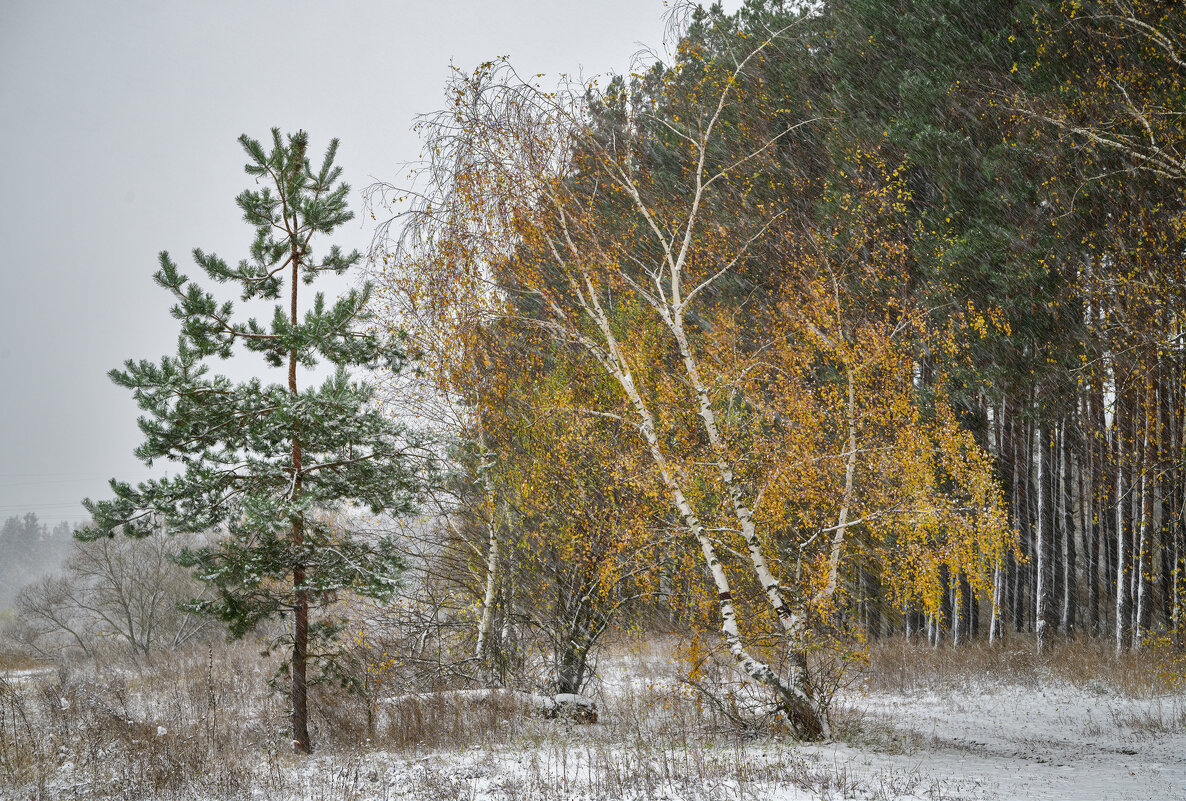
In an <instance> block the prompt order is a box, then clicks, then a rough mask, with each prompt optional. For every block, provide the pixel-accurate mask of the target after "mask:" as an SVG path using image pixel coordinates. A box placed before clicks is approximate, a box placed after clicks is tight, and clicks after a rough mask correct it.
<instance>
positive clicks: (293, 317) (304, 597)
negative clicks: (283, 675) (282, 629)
mask: <svg viewBox="0 0 1186 801" xmlns="http://www.w3.org/2000/svg"><path fill="white" fill-rule="evenodd" d="M286 222H287V221H286ZM300 257H301V254H300V250H299V249H298V247H297V240H296V238H295V231H294V232H293V241H292V253H291V255H290V259H291V261H292V276H291V280H292V293H291V303H290V308H289V315H290V322H291V324H292V327H293V328H294V329H295V328H296V326H297V287H298V286H299V285H300V272H299V267H300ZM288 391H289V392H290V393H291V394H292V395H293V396H294V397H295V396H296V395H297V352H296V350H295V349H294V350H292V351H291V352H290V353H289V356H288ZM302 456H303V454H302V452H301V440H300V435H299V433H297V434H295V435H294V436H293V438H292V500H293V501H296V499H297V496H298V495H299V494H300V491H301V459H302ZM304 546H305V520H304V516H303V515H299V514H297V515H293V517H292V548H293V553H294V555H295V560H294V564H293V567H292V586H293V590H295V592H296V608H295V609H294V610H293V616H292V620H293V637H292V744H293V748H294V750H296V752H297V753H300V754H310V753H312V752H313V745H312V743H311V741H310V740H309V703H308V702H309V689H308V676H307V668H308V656H309V596H308V594H307V592H306V590H305V564H304V560H303V559H302V558H301V556H300V553H301V551H302V550H303V549H304Z"/></svg>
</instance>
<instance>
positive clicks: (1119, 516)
mask: <svg viewBox="0 0 1186 801" xmlns="http://www.w3.org/2000/svg"><path fill="white" fill-rule="evenodd" d="M1117 401H1118V402H1117V409H1116V414H1117V417H1119V416H1120V415H1122V414H1123V415H1125V416H1127V415H1128V410H1127V409H1126V408H1125V407H1126V406H1127V404H1122V403H1120V398H1119V397H1118V398H1117ZM1116 433H1117V437H1116V650H1117V651H1123V650H1125V649H1126V648H1128V646H1129V636H1130V633H1131V625H1132V619H1131V618H1132V612H1131V608H1130V606H1129V575H1128V573H1129V571H1128V562H1129V549H1128V541H1129V538H1130V534H1131V528H1130V524H1131V522H1132V499H1131V497H1130V496H1129V486H1128V465H1127V464H1126V458H1127V456H1128V450H1129V448H1128V447H1127V444H1128V443H1127V440H1128V436H1127V435H1128V433H1129V432H1128V425H1127V421H1125V422H1122V423H1120V424H1119V425H1117V427H1116Z"/></svg>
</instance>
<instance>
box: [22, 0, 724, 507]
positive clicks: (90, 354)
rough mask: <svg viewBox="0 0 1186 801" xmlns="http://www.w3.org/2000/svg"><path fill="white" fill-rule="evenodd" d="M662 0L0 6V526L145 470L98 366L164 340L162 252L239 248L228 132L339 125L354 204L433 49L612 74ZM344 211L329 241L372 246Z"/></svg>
mask: <svg viewBox="0 0 1186 801" xmlns="http://www.w3.org/2000/svg"><path fill="white" fill-rule="evenodd" d="M736 5H740V2H737V3H729V4H727V6H730V7H732V6H736ZM664 6H665V4H664V3H663V2H662V0H598V2H590V1H589V0H485V2H478V1H476V0H436V2H427V3H426V2H423V0H416V1H415V2H413V0H389V1H388V2H378V0H372V1H371V2H363V1H362V0H357V1H355V2H349V1H343V0H338V2H333V3H328V2H323V3H314V2H301V1H300V0H285V2H273V1H271V0H268V1H267V2H263V1H260V0H237V1H236V2H221V1H217V0H203V2H162V1H161V0H151V1H150V0H140V1H139V2H136V1H134V0H122V1H120V2H113V1H112V0H105V1H104V2H95V1H94V0H75V1H74V2H66V1H65V0H62V1H58V0H27V1H26V2H16V1H15V0H0V153H3V163H4V181H3V196H2V198H0V264H2V266H0V376H2V379H0V519H2V518H5V517H8V516H9V515H13V514H19V513H23V512H26V511H33V512H36V513H37V514H38V516H39V517H41V518H42V519H43V520H45V521H47V522H50V523H53V522H56V521H59V520H63V519H67V520H79V519H81V517H82V515H83V510H82V507H81V505H80V504H79V500H80V499H81V498H82V497H84V496H87V495H90V496H91V497H106V496H107V494H108V489H107V486H106V480H107V478H109V477H112V476H116V477H119V478H123V479H127V480H133V481H136V480H140V479H142V478H145V477H147V476H148V475H153V474H160V472H161V470H160V469H159V468H158V469H157V470H155V471H150V470H148V469H147V468H145V467H143V466H142V465H141V464H140V463H139V462H138V461H136V459H135V457H134V456H133V455H132V450H133V448H135V446H136V445H137V444H139V442H140V435H139V431H138V430H137V428H136V416H137V413H138V410H137V409H136V406H135V404H134V402H133V401H132V399H131V396H130V393H128V392H127V391H126V390H122V389H120V388H118V387H116V386H114V385H113V384H111V383H110V381H109V380H108V379H107V377H106V373H107V371H108V370H110V369H111V368H113V367H117V366H120V365H121V364H122V363H123V361H124V360H125V359H128V358H137V359H140V358H150V359H154V360H155V359H157V358H159V357H160V356H161V355H163V354H165V353H170V352H173V350H174V348H175V342H176V327H175V324H174V321H173V320H172V319H171V318H170V317H169V314H168V307H169V305H170V303H169V299H168V296H167V295H166V294H165V293H164V291H163V290H161V289H159V288H157V287H156V286H155V285H154V284H153V282H152V280H151V275H152V273H153V272H154V271H155V270H156V254H157V253H158V252H159V251H160V250H168V251H169V252H170V253H171V254H172V256H173V258H174V259H175V260H176V261H177V262H178V263H179V265H181V267H182V271H183V272H186V273H187V274H189V275H191V276H195V277H196V276H197V274H198V272H196V271H197V268H196V267H194V266H193V263H192V261H191V260H190V257H189V253H190V251H191V250H192V249H193V248H194V247H201V248H203V249H205V250H208V251H213V252H215V253H218V254H219V255H221V256H223V257H224V258H226V259H227V260H228V261H232V262H233V261H237V260H238V259H240V258H242V257H243V256H245V255H246V248H247V245H248V244H249V242H250V239H251V231H250V230H249V229H248V228H247V227H246V226H245V225H244V224H243V223H242V221H241V216H240V213H239V211H238V209H237V208H236V206H235V205H234V197H235V195H237V194H238V193H239V192H240V191H242V190H243V189H244V188H245V187H246V186H247V185H248V178H247V176H246V175H245V174H244V173H243V171H242V167H243V164H244V161H245V158H244V156H243V154H242V152H241V150H240V149H239V145H238V144H237V143H236V141H235V139H236V137H237V136H238V135H239V134H240V133H247V134H248V135H250V136H253V137H255V138H257V139H266V138H267V137H268V136H269V134H268V132H269V130H270V129H271V128H272V127H273V126H277V127H279V128H281V129H282V130H283V131H295V130H297V129H298V128H303V129H304V130H306V131H309V134H310V137H311V145H312V151H313V153H315V154H320V152H322V150H323V149H324V147H325V145H326V143H327V142H328V140H329V139H330V138H331V137H334V136H336V137H338V138H339V139H341V140H342V146H341V150H340V151H339V164H341V165H342V167H343V169H344V175H345V178H346V180H347V181H348V182H349V183H350V184H351V185H352V186H353V187H354V188H355V198H356V203H355V209H356V211H358V210H359V205H360V204H359V203H358V202H357V201H358V198H359V197H360V192H361V189H362V188H364V187H365V186H366V185H367V184H369V183H371V182H372V181H373V180H376V179H395V178H397V177H398V175H399V174H400V172H399V166H400V165H401V164H403V163H405V162H408V161H411V160H413V159H415V158H416V157H417V154H418V147H417V146H418V142H417V140H416V138H415V137H414V135H413V134H412V133H411V132H410V130H409V128H410V125H411V123H412V119H413V117H414V116H415V115H416V114H418V113H423V112H428V111H432V110H434V109H436V108H439V107H440V106H441V105H442V104H443V98H444V96H443V86H444V81H445V79H446V77H447V76H448V72H449V64H450V62H452V63H454V64H456V65H457V66H459V67H461V68H463V69H469V68H472V67H473V66H475V65H477V64H478V63H480V62H482V61H485V60H487V59H492V58H495V57H497V56H501V55H509V56H510V57H511V60H512V62H513V63H514V64H515V65H516V66H517V67H518V68H519V69H520V71H522V72H526V73H536V72H544V73H548V74H549V75H553V76H554V75H556V74H558V73H561V72H568V73H570V74H573V73H584V74H594V73H604V72H608V71H617V72H621V71H625V70H628V69H629V68H630V66H631V58H632V56H633V55H634V54H635V53H637V52H638V51H639V50H640V49H642V48H643V46H644V45H646V46H650V47H653V48H655V49H661V45H662V38H663V30H664V20H663V13H664V10H665V9H664ZM359 217H360V219H359V220H357V221H356V222H355V223H351V224H350V225H348V226H346V227H345V229H344V230H343V233H342V235H341V236H340V237H338V239H337V240H336V241H338V242H339V243H340V244H342V245H343V246H344V247H351V246H353V247H358V248H360V249H363V248H365V246H366V244H367V243H368V242H369V239H370V234H371V226H370V221H369V220H362V219H361V215H359ZM191 268H192V269H191ZM161 467H163V466H161Z"/></svg>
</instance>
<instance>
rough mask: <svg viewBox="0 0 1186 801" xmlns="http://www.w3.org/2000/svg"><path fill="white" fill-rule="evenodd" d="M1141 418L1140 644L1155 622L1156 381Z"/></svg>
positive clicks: (1137, 635) (1137, 634) (1137, 638)
mask: <svg viewBox="0 0 1186 801" xmlns="http://www.w3.org/2000/svg"><path fill="white" fill-rule="evenodd" d="M1141 417H1142V419H1143V423H1144V425H1143V426H1142V429H1141V455H1140V460H1139V462H1138V464H1139V465H1140V494H1139V496H1138V499H1137V502H1138V508H1139V510H1140V522H1139V528H1140V534H1139V536H1138V540H1137V550H1136V557H1137V567H1136V570H1137V593H1136V594H1137V618H1136V622H1137V625H1136V630H1135V633H1134V640H1135V643H1136V644H1137V645H1140V644H1141V642H1142V641H1143V640H1144V638H1145V636H1146V634H1147V633H1148V631H1149V627H1150V624H1151V623H1152V621H1153V584H1152V578H1153V553H1152V550H1153V542H1152V529H1153V486H1154V481H1153V470H1154V464H1153V463H1154V457H1153V454H1154V443H1153V440H1154V438H1155V436H1156V434H1155V432H1154V430H1153V429H1154V421H1155V420H1156V419H1157V416H1156V412H1155V410H1154V408H1153V382H1152V381H1151V380H1149V379H1148V378H1146V388H1145V396H1144V398H1143V399H1142V403H1141Z"/></svg>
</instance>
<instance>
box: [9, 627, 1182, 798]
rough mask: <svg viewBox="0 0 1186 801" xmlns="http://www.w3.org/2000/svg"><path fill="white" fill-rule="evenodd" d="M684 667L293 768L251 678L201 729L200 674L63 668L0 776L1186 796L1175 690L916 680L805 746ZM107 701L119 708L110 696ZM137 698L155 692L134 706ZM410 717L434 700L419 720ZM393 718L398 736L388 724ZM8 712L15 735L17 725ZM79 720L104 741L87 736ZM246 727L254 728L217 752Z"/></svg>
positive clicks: (338, 791) (346, 787) (650, 671)
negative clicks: (755, 720) (706, 697)
mask: <svg viewBox="0 0 1186 801" xmlns="http://www.w3.org/2000/svg"><path fill="white" fill-rule="evenodd" d="M674 672H675V671H674V666H673V665H672V664H671V663H670V662H669V655H668V654H667V653H665V652H663V651H662V650H661V649H660V650H658V651H655V650H652V651H651V652H649V653H644V654H639V653H637V652H635V653H630V652H626V651H619V652H618V653H617V654H615V655H614V656H613V657H612V659H607V660H606V661H605V662H604V663H603V665H602V666H601V671H600V673H601V676H602V679H601V680H600V681H599V683H598V684H597V686H596V687H595V689H594V695H595V697H596V700H597V703H598V712H599V720H598V722H596V723H592V724H585V725H579V724H575V723H572V722H566V721H564V720H554V719H546V718H544V717H542V716H541V715H540V714H539V709H538V705H537V704H534V703H532V702H530V701H531V698H530V696H525V697H527V698H528V700H527V701H525V700H524V697H523V696H522V694H512V693H506V694H498V693H490V692H488V691H477V692H475V691H463V692H458V693H450V694H448V695H447V696H442V697H434V696H429V695H404V696H401V697H400V698H398V699H393V701H392V703H388V704H383V705H381V707H380V712H379V715H380V717H384V716H385V719H384V720H381V721H380V723H379V725H378V726H377V729H376V731H377V735H376V738H375V740H374V741H372V742H369V743H365V744H363V743H359V744H358V745H357V746H342V745H340V744H339V745H338V746H331V744H330V742H331V739H332V738H331V737H330V736H329V735H330V734H331V732H330V731H329V730H328V729H327V728H325V727H327V726H329V725H331V724H330V723H329V722H328V719H325V720H323V722H322V724H321V725H322V727H323V728H322V729H321V731H320V734H319V736H320V738H321V741H322V742H323V744H324V748H323V750H322V751H320V752H319V753H317V754H315V755H314V756H313V757H311V758H299V757H296V756H293V755H291V754H288V753H287V752H286V750H285V748H284V744H283V736H284V735H283V721H282V719H281V718H280V717H279V716H278V713H279V711H280V710H279V706H280V702H279V701H278V700H276V699H275V696H270V697H269V696H266V695H260V696H258V697H257V698H256V699H255V700H248V699H247V694H248V692H249V691H247V690H245V689H244V688H249V687H252V686H254V684H255V683H256V681H255V679H253V678H252V677H251V676H247V677H246V678H244V674H245V671H239V672H238V674H236V675H237V676H238V678H237V679H236V681H240V682H245V683H240V684H236V685H235V686H234V687H230V686H228V688H227V689H226V694H225V695H223V696H220V701H219V703H220V705H221V706H220V707H219V708H220V709H222V710H224V711H223V712H220V713H219V714H220V715H223V717H220V718H219V722H218V723H217V726H216V725H215V724H214V723H210V722H208V721H207V722H206V723H203V722H202V721H206V720H207V719H206V718H205V717H203V716H205V715H207V714H208V712H206V711H204V710H206V707H205V705H204V704H205V701H204V700H203V698H204V696H203V694H202V693H204V692H205V690H204V689H203V687H204V682H205V681H206V679H203V678H202V677H201V676H200V675H196V676H194V677H193V679H192V681H193V682H194V683H193V685H192V686H189V685H187V684H186V681H187V680H181V681H178V680H176V679H170V680H169V681H168V682H166V683H161V684H153V683H151V682H147V681H144V680H143V678H142V677H138V676H136V675H133V674H131V673H129V674H127V675H126V676H125V677H123V678H121V679H119V680H116V681H114V682H112V681H108V682H107V684H103V683H101V682H91V683H87V682H82V683H76V684H69V683H67V684H66V685H60V684H59V685H54V684H53V682H55V681H58V679H57V677H56V674H51V673H47V672H44V671H41V672H25V671H22V672H21V673H20V674H19V675H10V676H8V677H7V684H6V685H4V683H3V682H0V685H3V686H7V688H8V690H7V691H6V692H8V693H9V695H8V696H6V698H7V701H6V704H7V705H8V706H9V709H8V710H6V711H12V710H13V709H16V706H14V703H15V701H14V700H13V699H14V698H15V696H13V695H12V694H13V693H14V692H16V689H15V688H22V689H21V691H24V689H29V690H30V691H32V689H33V688H35V687H36V686H37V685H38V684H39V683H41V684H44V685H45V686H44V687H43V688H41V689H38V690H37V692H38V693H39V694H38V695H37V696H36V697H37V698H40V699H42V700H40V701H36V702H34V701H29V703H27V704H26V708H27V709H28V715H29V717H30V719H33V718H34V717H35V716H36V715H37V714H40V715H43V716H46V717H47V719H51V720H50V721H49V722H50V723H51V724H52V725H50V726H48V727H47V733H46V734H45V738H44V743H43V744H42V745H43V746H44V747H41V746H38V747H37V748H35V749H33V750H37V751H39V752H41V754H42V757H43V758H44V760H45V763H44V765H43V766H41V767H37V766H34V768H36V769H33V768H31V769H29V770H26V772H25V773H24V774H23V775H25V776H28V777H31V778H30V779H29V780H28V781H26V782H23V783H22V784H20V785H19V786H18V785H13V784H10V785H9V786H7V787H6V786H5V784H4V782H3V776H4V775H5V774H4V773H3V771H2V770H0V798H3V799H8V798H13V799H18V798H28V799H38V800H40V799H56V798H63V799H66V798H71V799H73V798H79V799H81V798H88V799H89V798H106V797H129V798H131V797H135V798H162V799H164V798H186V799H216V798H251V799H259V800H260V801H263V800H264V799H267V800H268V801H364V800H369V799H376V800H378V799H381V800H382V801H393V800H394V799H409V800H412V799H414V800H415V801H438V800H439V801H453V799H463V800H467V801H512V799H513V800H514V801H530V800H532V799H536V800H538V801H545V800H546V801H552V800H560V799H564V800H567V799H574V801H579V800H582V799H587V800H588V801H594V800H595V799H596V800H598V801H633V799H639V800H640V801H641V799H656V800H658V799H666V800H667V801H710V800H711V801H734V800H740V799H754V800H755V801H757V799H773V800H775V801H779V800H781V801H801V799H841V798H854V799H928V800H930V801H934V800H937V799H949V800H954V799H1018V800H1019V801H1039V799H1059V800H1060V801H1061V800H1062V799H1085V800H1086V799H1134V800H1141V801H1144V800H1146V799H1147V800H1149V801H1154V800H1157V801H1160V800H1161V799H1165V800H1166V801H1172V799H1186V696H1183V695H1182V694H1169V695H1154V694H1151V693H1147V694H1145V695H1144V697H1135V698H1134V697H1126V696H1124V695H1123V694H1121V693H1119V692H1117V691H1116V690H1114V689H1109V687H1108V685H1106V684H1105V683H1104V682H1102V681H1100V682H1094V681H1087V682H1077V683H1076V685H1074V686H1073V685H1072V684H1071V683H1069V682H1067V681H1066V680H1064V679H1060V678H1058V677H1056V676H1055V675H1048V676H1039V677H1038V679H1037V680H1035V676H1034V674H1033V673H1032V672H1031V673H1030V674H1027V675H1026V676H1024V677H1021V676H1012V675H1008V674H1006V675H1002V674H1000V673H996V674H992V675H985V676H982V677H976V676H971V677H968V676H967V675H965V676H962V677H961V678H960V679H959V680H958V681H951V682H943V681H932V682H926V681H923V682H919V681H915V682H904V683H903V686H902V687H898V688H896V689H893V690H890V689H886V688H885V685H884V683H883V684H882V685H880V686H881V689H878V690H866V691H853V692H849V693H848V694H847V695H842V696H841V697H840V698H838V701H837V705H836V715H835V722H836V730H837V738H836V741H834V742H829V743H823V744H813V745H800V744H797V743H794V742H792V741H790V740H789V739H786V738H782V737H778V736H773V737H757V738H752V737H751V738H744V737H740V736H738V735H736V734H733V733H731V732H729V731H727V730H726V729H724V728H721V727H715V728H714V727H713V726H711V725H705V723H706V721H709V718H710V716H705V715H704V714H703V713H702V711H700V707H698V706H697V704H696V697H695V695H689V694H688V693H687V692H683V691H681V685H680V684H679V683H678V682H676V681H674V680H673V679H672V678H671V677H672V675H673V674H674ZM14 679H15V681H14ZM125 679H126V683H125ZM111 687H114V688H115V689H110V692H111V693H112V695H111V697H108V696H107V695H104V693H105V692H107V691H109V688H111ZM137 687H146V688H147V687H151V688H152V689H151V690H145V691H144V692H145V693H146V694H145V696H144V697H143V698H140V699H139V700H137V698H136V697H135V688H137ZM236 687H237V688H239V689H238V691H237V692H238V697H239V699H240V703H241V704H242V705H241V706H240V707H237V708H236V707H234V706H233V705H232V703H231V701H232V700H233V696H235V693H236V689H235V688H236ZM912 687H926V688H927V689H919V690H914V689H912ZM170 688H173V689H178V688H180V689H179V690H178V692H177V693H176V697H175V698H172V699H170V698H169V697H168V696H167V693H168V692H169V690H170ZM59 693H61V694H62V697H59ZM29 698H33V696H29ZM45 698H48V699H49V700H48V701H44V699H45ZM268 698H271V699H272V700H267V699H268ZM88 699H90V700H88ZM116 702H119V704H121V705H120V706H118V708H116ZM260 703H263V704H265V705H270V711H268V710H264V711H261V709H262V707H259V706H258V704H260ZM39 704H40V706H39ZM105 704H106V705H109V706H110V707H112V708H116V710H117V712H118V715H116V714H114V713H112V712H111V710H110V709H108V708H107V707H106V706H104V705H105ZM409 704H411V705H413V706H414V705H416V704H420V705H422V706H420V707H417V708H415V709H412V710H411V711H409V709H408V706H409ZM186 705H188V707H186ZM253 705H256V706H253ZM185 708H189V709H191V711H189V712H186V711H185ZM483 708H484V709H485V710H486V711H481V710H482V709H483ZM170 709H173V710H174V711H173V712H168V710H170ZM253 709H254V711H253ZM38 710H41V711H40V712H38ZM265 712H266V714H265ZM84 714H85V715H90V717H81V716H82V715H84ZM70 715H79V716H80V717H76V718H71V717H69V716H70ZM169 715H172V717H169ZM187 715H188V716H189V718H186V716H187ZM253 715H254V717H252V716H253ZM400 715H403V716H404V718H403V719H402V720H403V722H402V723H398V724H397V723H395V722H393V721H394V719H395V717H397V716H400ZM120 716H123V717H122V718H120ZM239 716H241V717H239ZM6 717H7V726H8V727H9V729H10V730H11V731H12V732H16V733H18V734H19V731H18V728H19V727H18V726H17V723H18V721H17V719H16V718H14V717H13V716H12V715H7V716H6ZM117 718H120V719H119V720H117ZM412 718H415V719H416V720H415V722H416V725H422V726H433V727H445V728H448V727H450V726H452V727H453V728H452V729H451V730H450V731H451V732H452V733H447V734H446V735H445V736H441V735H440V729H439V728H438V729H437V731H435V732H433V735H434V736H433V737H432V738H431V739H432V744H431V745H424V744H421V743H420V742H419V741H416V740H413V741H411V742H410V743H409V742H407V741H405V742H403V743H402V744H398V745H397V744H396V743H395V742H394V741H392V740H385V739H384V738H385V737H388V738H390V737H392V736H393V734H392V733H393V732H396V731H397V729H398V727H399V726H401V725H408V721H410V720H412ZM186 719H191V720H192V721H194V722H193V723H192V725H191V724H186V723H185V720H186ZM71 721H76V722H75V723H71ZM86 721H92V722H93V723H94V725H97V726H98V727H99V728H95V729H92V730H91V732H90V733H88V732H87V731H82V730H80V729H82V728H84V727H85V726H86V725H87V724H86ZM104 721H106V722H104ZM0 722H2V721H0ZM277 724H280V725H277ZM187 725H190V726H191V727H190V728H188V729H187V728H186V726H187ZM204 725H209V726H210V727H211V728H210V729H209V731H210V732H221V734H217V736H215V735H211V741H210V742H211V745H210V748H211V751H209V752H208V751H207V750H206V748H207V745H206V742H205V740H204V739H203V738H204V732H205V731H206V729H204V728H203V726H204ZM121 726H122V727H126V728H125V729H121V728H120V727H121ZM482 727H485V728H482ZM130 729H134V732H133V733H130V734H121V733H120V732H124V731H128V730H130ZM100 730H101V731H100ZM479 730H480V731H479ZM241 731H255V732H257V733H258V734H250V735H249V736H248V735H244V736H243V739H241V740H240V741H237V744H236V745H234V746H227V745H225V743H223V744H220V745H218V746H217V748H216V747H215V744H214V741H215V740H219V741H220V742H222V741H225V740H227V738H229V737H231V736H233V735H234V734H235V733H236V732H241ZM385 733H386V734H385ZM6 738H8V739H6ZM55 738H56V739H55ZM269 738H270V739H269ZM15 742H16V741H15V740H13V739H12V738H11V737H10V736H9V735H7V734H5V735H4V736H0V762H2V761H3V759H5V758H8V759H10V760H11V759H12V757H13V755H14V754H16V755H18V756H19V753H18V751H17V749H16V748H15V747H14V743H15ZM96 743H98V744H97V745H96ZM228 748H231V749H232V750H233V758H234V759H235V760H237V762H236V763H235V765H234V766H233V767H224V765H223V764H221V762H220V760H223V759H225V758H226V757H225V756H217V757H215V756H213V755H214V754H215V751H218V749H222V750H221V751H219V753H221V754H224V755H225V754H231V753H232V751H228V750H227V749H228ZM121 749H123V750H121ZM208 753H209V754H210V756H207V754H208ZM211 760H214V761H213V762H212V761H211ZM3 767H4V765H3V764H0V768H3ZM145 777H150V778H151V781H150V780H149V778H145ZM104 782H108V784H104ZM154 782H155V784H154ZM154 788H155V789H154Z"/></svg>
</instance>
